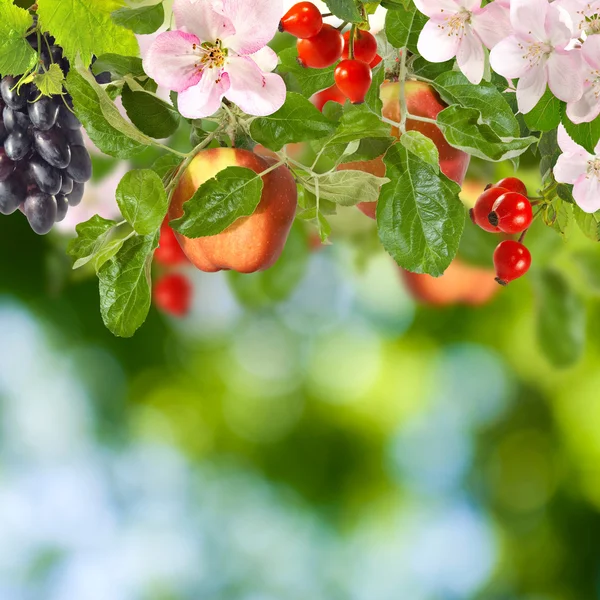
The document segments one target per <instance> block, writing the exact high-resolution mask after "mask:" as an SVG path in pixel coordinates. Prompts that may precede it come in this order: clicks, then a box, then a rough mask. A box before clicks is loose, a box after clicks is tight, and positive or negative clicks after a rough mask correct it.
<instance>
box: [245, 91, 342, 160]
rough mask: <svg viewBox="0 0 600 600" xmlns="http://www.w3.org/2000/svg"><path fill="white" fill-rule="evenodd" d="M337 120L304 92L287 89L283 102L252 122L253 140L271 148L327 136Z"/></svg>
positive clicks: (279, 148)
mask: <svg viewBox="0 0 600 600" xmlns="http://www.w3.org/2000/svg"><path fill="white" fill-rule="evenodd" d="M334 129H335V124H334V123H332V122H331V121H329V119H327V118H326V117H325V116H323V115H322V114H321V113H320V112H319V111H318V110H317V109H316V108H315V107H314V106H313V105H312V104H311V103H310V102H309V101H308V100H307V99H306V98H304V96H301V95H300V94H296V93H294V92H288V94H287V98H286V100H285V103H284V105H283V106H282V107H281V108H280V109H279V110H278V111H277V112H275V113H273V114H272V115H270V116H268V117H257V118H256V119H254V120H253V121H252V124H251V125H250V135H251V136H252V138H253V139H254V141H256V142H258V143H259V144H263V145H264V146H266V147H267V148H270V149H271V150H281V148H283V146H285V144H289V143H291V142H304V141H307V140H314V139H318V138H322V137H325V136H327V135H329V134H331V133H332V132H333V131H334Z"/></svg>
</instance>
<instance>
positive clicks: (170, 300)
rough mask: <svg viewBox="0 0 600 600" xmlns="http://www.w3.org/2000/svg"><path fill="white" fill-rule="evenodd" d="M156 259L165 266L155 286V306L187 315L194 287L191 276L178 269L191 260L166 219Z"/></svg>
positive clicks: (174, 314) (178, 315) (167, 311)
mask: <svg viewBox="0 0 600 600" xmlns="http://www.w3.org/2000/svg"><path fill="white" fill-rule="evenodd" d="M154 261H155V263H156V264H158V265H160V266H161V267H164V268H165V272H164V273H162V274H161V275H160V277H159V278H158V280H157V282H156V285H155V286H154V293H153V300H154V304H155V306H156V307H157V308H158V309H159V310H161V311H163V312H165V313H167V314H170V315H173V316H175V317H185V316H186V315H187V314H188V313H189V311H190V307H191V305H192V296H193V287H192V282H191V281H190V280H189V278H188V277H187V276H186V275H185V274H184V273H181V272H180V271H178V270H176V269H178V268H180V267H181V266H183V265H186V264H188V262H189V261H188V258H187V256H186V255H185V254H184V253H183V250H182V249H181V246H180V245H179V242H178V241H177V238H176V237H175V233H174V232H173V230H172V229H171V228H170V227H169V223H168V222H167V220H166V219H165V221H164V223H163V224H162V226H161V228H160V241H159V246H158V248H157V249H156V252H155V253H154Z"/></svg>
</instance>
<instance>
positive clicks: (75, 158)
mask: <svg viewBox="0 0 600 600" xmlns="http://www.w3.org/2000/svg"><path fill="white" fill-rule="evenodd" d="M67 173H68V175H69V177H71V179H73V181H77V182H78V183H85V182H86V181H89V180H90V178H91V177H92V159H91V158H90V155H89V154H88V151H87V150H86V149H85V148H84V147H83V146H71V162H70V163H69V166H68V167H67Z"/></svg>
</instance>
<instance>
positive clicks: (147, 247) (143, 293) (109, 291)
mask: <svg viewBox="0 0 600 600" xmlns="http://www.w3.org/2000/svg"><path fill="white" fill-rule="evenodd" d="M157 247H158V232H156V233H154V234H151V235H146V236H134V237H131V238H130V239H128V240H126V241H125V242H124V243H123V245H122V246H121V248H120V249H119V251H118V252H117V253H116V254H115V255H114V256H112V257H111V258H110V259H109V260H107V261H106V262H105V263H104V264H103V265H102V267H100V270H99V271H98V279H99V280H100V312H101V313H102V319H103V321H104V324H105V325H106V327H108V329H109V330H110V331H111V332H112V333H113V334H114V335H116V336H119V337H131V336H132V335H133V334H134V333H135V332H136V331H137V330H138V329H139V328H140V327H141V325H142V324H143V323H144V321H145V320H146V317H147V316H148V312H149V311H150V303H151V288H150V285H151V280H150V269H151V267H152V257H153V255H154V250H156V248H157Z"/></svg>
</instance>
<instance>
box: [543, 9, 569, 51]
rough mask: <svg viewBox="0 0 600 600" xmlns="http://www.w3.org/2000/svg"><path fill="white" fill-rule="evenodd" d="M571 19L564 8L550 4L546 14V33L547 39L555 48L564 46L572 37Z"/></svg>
mask: <svg viewBox="0 0 600 600" xmlns="http://www.w3.org/2000/svg"><path fill="white" fill-rule="evenodd" d="M573 29H574V25H573V19H572V18H571V15H570V14H569V12H568V11H566V10H565V9H564V8H562V7H559V6H556V5H554V4H550V6H549V7H548V14H547V15H546V33H547V39H548V41H549V42H550V43H551V44H552V45H553V46H554V47H557V48H561V49H564V47H565V46H566V45H567V44H568V43H569V42H570V41H571V38H572V37H573Z"/></svg>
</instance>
